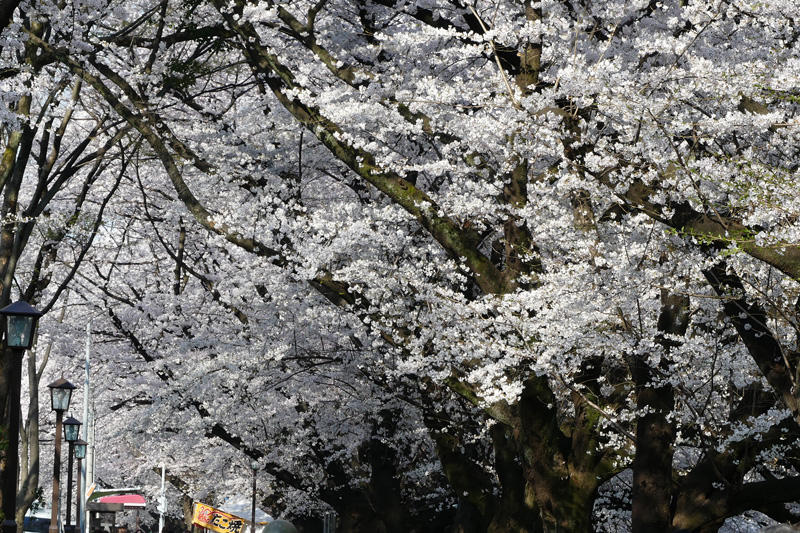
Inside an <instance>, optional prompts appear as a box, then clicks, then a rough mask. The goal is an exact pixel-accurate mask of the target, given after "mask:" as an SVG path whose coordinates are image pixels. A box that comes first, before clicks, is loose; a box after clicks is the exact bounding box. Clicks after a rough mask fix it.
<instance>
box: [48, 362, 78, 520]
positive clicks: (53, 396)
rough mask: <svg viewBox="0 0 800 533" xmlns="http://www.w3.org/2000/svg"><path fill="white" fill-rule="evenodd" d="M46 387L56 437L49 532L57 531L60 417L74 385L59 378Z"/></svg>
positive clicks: (67, 403)
mask: <svg viewBox="0 0 800 533" xmlns="http://www.w3.org/2000/svg"><path fill="white" fill-rule="evenodd" d="M48 388H49V389H50V405H51V407H52V408H53V411H55V412H56V438H55V446H53V447H54V448H55V452H54V453H55V454H54V456H53V500H52V511H51V513H50V529H49V533H59V530H58V500H59V492H58V489H59V487H58V483H59V480H60V479H61V418H62V417H63V416H64V411H66V410H67V409H69V401H70V399H71V398H72V391H73V390H75V385H73V384H72V383H70V382H69V381H67V380H66V379H64V378H61V379H59V380H56V381H54V382H53V383H51V384H50V385H48Z"/></svg>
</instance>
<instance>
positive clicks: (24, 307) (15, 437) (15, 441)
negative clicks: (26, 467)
mask: <svg viewBox="0 0 800 533" xmlns="http://www.w3.org/2000/svg"><path fill="white" fill-rule="evenodd" d="M0 315H3V316H4V317H5V320H4V321H3V322H4V324H3V328H4V329H5V341H6V346H7V347H8V348H9V350H8V351H10V352H11V354H10V359H11V365H10V366H11V369H10V370H11V371H10V373H9V378H10V383H9V390H8V448H7V449H6V466H5V470H4V471H3V480H2V481H3V485H2V487H3V488H2V492H3V516H5V520H3V523H2V525H0V527H2V530H3V533H16V531H17V522H16V520H15V517H16V503H17V470H19V416H20V405H19V403H20V402H19V389H20V382H21V381H22V356H23V354H24V353H25V350H27V349H28V348H30V347H31V344H33V334H34V332H35V331H36V323H37V322H38V321H39V317H40V316H42V313H41V312H40V311H38V310H37V309H36V308H34V307H33V306H31V305H30V304H29V303H28V302H24V301H22V300H20V301H18V302H14V303H13V304H11V305H7V306H5V307H3V308H2V309H0Z"/></svg>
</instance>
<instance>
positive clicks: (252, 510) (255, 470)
mask: <svg viewBox="0 0 800 533" xmlns="http://www.w3.org/2000/svg"><path fill="white" fill-rule="evenodd" d="M250 469H251V470H252V471H253V505H252V506H251V508H250V533H256V474H258V461H256V460H255V459H253V461H252V462H251V463H250Z"/></svg>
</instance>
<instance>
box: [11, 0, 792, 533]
mask: <svg viewBox="0 0 800 533" xmlns="http://www.w3.org/2000/svg"><path fill="white" fill-rule="evenodd" d="M92 5H94V4H92ZM26 6H27V7H26V9H27V10H28V11H26V13H29V14H30V13H34V12H37V13H42V14H46V15H47V24H49V27H50V28H51V31H50V32H49V33H48V34H47V35H45V34H44V33H42V32H38V33H37V32H36V31H34V30H33V29H32V28H31V27H30V26H29V25H28V26H26V24H24V23H23V24H22V25H21V26H19V27H16V26H15V27H9V28H7V29H6V30H5V31H4V35H6V34H9V33H10V32H12V31H17V32H19V35H24V36H25V39H27V41H28V46H33V47H37V48H38V49H39V50H40V53H41V54H42V57H46V58H49V60H50V63H49V65H51V66H52V65H59V68H61V69H62V72H67V71H69V72H70V73H71V75H73V76H77V77H78V78H80V79H81V80H82V81H83V83H84V84H85V85H86V86H88V87H91V90H92V91H94V94H96V95H98V98H99V99H100V100H101V101H102V105H103V106H106V105H107V106H108V108H109V109H112V110H113V111H114V113H115V114H116V116H118V117H119V118H120V119H121V120H123V121H124V122H125V123H126V125H127V126H128V127H130V128H131V130H132V131H135V132H136V135H138V136H141V138H143V139H144V141H143V143H146V146H147V149H146V150H145V149H142V150H141V151H140V154H139V155H140V159H139V160H137V167H136V168H137V172H141V175H138V174H137V179H136V180H126V181H125V183H126V184H127V183H128V181H130V184H129V187H128V186H127V185H124V187H125V188H126V191H128V192H126V193H125V195H126V197H127V198H140V199H141V200H138V201H137V202H138V203H136V205H134V206H127V207H124V208H123V207H120V208H119V209H118V210H115V213H119V216H120V217H123V216H124V217H129V218H128V219H129V220H130V222H129V223H128V224H129V225H128V226H127V227H129V228H138V229H135V230H134V229H132V230H131V231H133V232H135V233H137V234H141V235H142V237H141V241H137V242H138V244H137V245H136V246H134V247H133V248H131V251H129V252H124V254H123V256H124V257H123V258H120V259H119V261H118V262H117V263H115V264H117V265H118V266H117V267H116V268H117V269H118V271H119V273H112V272H110V273H108V275H107V276H106V275H105V274H104V276H105V277H103V276H97V275H95V274H86V278H85V279H86V284H85V286H84V290H85V292H86V298H87V301H89V302H90V301H91V300H92V298H100V299H101V301H102V304H98V303H97V302H96V301H95V302H94V303H92V304H91V305H99V307H101V308H102V307H108V308H110V309H111V311H110V312H109V313H110V314H109V316H110V319H111V322H112V325H113V326H114V328H115V330H116V331H117V332H118V333H120V334H122V335H123V337H124V338H125V339H127V340H128V341H129V342H130V344H131V345H132V346H133V347H134V348H135V350H136V352H137V353H138V355H140V356H141V357H142V359H143V360H144V361H146V362H147V363H148V364H153V365H156V369H157V370H156V375H157V376H158V379H159V380H160V381H161V382H162V383H166V384H167V385H168V389H169V390H170V391H173V392H174V394H177V396H179V397H180V399H179V400H176V402H177V405H181V406H183V408H182V409H179V411H180V412H183V413H188V412H192V413H193V415H192V416H196V415H199V417H197V418H199V419H200V420H201V421H202V422H201V423H200V427H201V428H202V429H201V432H204V434H206V435H208V436H210V437H216V438H219V439H222V440H223V441H224V442H226V443H227V444H228V445H229V446H230V447H232V448H235V449H237V450H239V451H241V452H244V453H245V454H247V455H249V456H250V457H253V458H258V459H260V460H262V461H263V464H264V465H265V469H266V470H267V471H268V472H269V473H270V474H271V475H272V476H274V478H275V479H276V480H278V481H279V482H280V483H282V484H283V485H282V486H283V487H284V488H286V487H291V488H292V489H293V490H296V491H300V492H302V493H304V494H307V495H310V496H309V498H310V499H309V501H308V505H309V508H313V507H314V505H317V504H315V503H314V499H317V501H318V502H323V503H324V504H325V505H328V506H331V507H333V508H334V509H335V510H336V511H337V512H338V513H339V515H340V517H341V518H342V520H343V524H344V527H345V529H346V530H353V531H358V530H367V529H369V530H377V529H375V528H378V527H380V528H385V529H386V530H387V531H394V530H399V529H397V528H404V527H406V525H407V520H409V519H411V520H425V519H431V517H435V519H436V520H439V519H441V520H443V521H445V522H455V523H456V524H458V526H457V527H460V528H461V529H460V530H462V531H472V530H474V531H487V530H488V531H510V530H513V531H551V530H555V529H556V528H558V529H563V530H568V531H589V530H591V529H592V527H593V524H597V523H599V524H600V525H599V526H597V527H600V528H603V529H605V530H626V529H629V528H630V529H632V530H634V531H668V530H670V529H671V528H681V529H687V530H696V529H697V530H715V529H716V528H718V527H719V526H720V525H721V524H723V522H724V521H725V520H726V519H728V518H731V517H739V518H738V519H739V520H743V518H742V516H743V513H746V512H753V511H759V512H761V513H764V514H766V515H768V516H770V517H772V518H773V519H775V520H789V519H791V517H792V515H791V514H790V508H789V507H786V505H785V504H787V503H789V502H793V501H795V500H797V499H798V497H800V477H798V474H800V473H799V472H798V470H797V469H796V459H795V458H794V457H795V456H796V452H797V448H796V442H795V441H796V438H797V436H798V432H799V431H800V428H798V425H797V424H798V421H800V413H798V407H799V406H798V391H797V379H798V375H797V352H798V346H797V338H798V332H799V330H798V326H797V302H798V301H800V300H798V296H799V295H800V291H798V288H797V280H798V279H800V248H798V246H800V244H799V243H800V241H798V238H797V231H798V229H799V228H798V213H800V210H798V194H797V187H796V185H795V180H794V177H795V175H796V172H797V166H798V146H800V143H798V119H797V112H798V81H797V80H798V79H800V54H798V43H797V40H798V35H800V34H799V33H798V32H800V30H799V29H798V28H797V25H796V24H795V23H794V21H795V20H797V19H800V13H798V8H797V7H796V6H794V5H793V3H791V2H779V1H776V2H761V3H757V4H752V3H744V2H737V1H717V2H711V1H697V2H649V3H647V2H632V3H629V2H614V1H607V2H581V1H564V2H560V1H559V2H557V1H543V2H529V1H527V0H520V1H499V0H498V1H493V2H475V3H463V2H461V1H459V0H448V1H445V0H442V1H436V2H424V1H411V2H400V1H394V0H368V1H350V0H320V1H316V2H314V1H293V2H279V1H267V0H263V1H256V2H243V1H232V2H225V1H222V0H213V1H210V2H203V1H200V0H195V1H184V2H167V1H163V2H157V3H151V2H147V1H140V2H126V3H117V2H108V3H106V2H98V3H97V6H95V7H97V9H95V10H92V9H90V6H89V5H88V4H86V3H81V4H77V3H76V4H64V5H62V6H58V7H56V6H54V5H52V6H51V5H50V4H48V3H40V4H37V5H36V6H33V5H30V6H28V5H27V4H26ZM101 12H102V13H104V15H100V14H99V13H101ZM30 16H32V15H30ZM76 21H77V22H76ZM52 68H55V67H54V66H53V67H52ZM97 105H98V106H100V105H101V104H100V103H98V104H97ZM151 156H152V157H151ZM168 185H169V188H167V187H168ZM143 202H144V203H143ZM187 210H188V213H189V214H190V215H191V218H192V219H193V220H194V222H196V224H194V223H191V224H190V223H189V219H188V217H187V216H186V211H187ZM142 212H145V215H142ZM148 227H149V228H151V230H152V232H154V233H155V234H156V236H157V238H154V239H153V240H152V241H151V240H150V237H144V235H145V234H146V232H148V231H150V230H146V229H144V228H148ZM126 231H127V230H126ZM187 232H188V235H189V238H187ZM126 242H127V241H126ZM145 242H152V243H153V244H152V246H150V250H149V251H147V252H143V251H142V250H144V249H145V248H147V246H146V245H145V244H144V243H145ZM176 242H177V243H178V244H177V245H176V244H175V243H176ZM171 243H172V244H171ZM137 247H141V248H137ZM156 249H158V250H163V251H155V250H156ZM142 254H144V255H146V256H147V257H151V261H149V262H144V263H143V264H141V265H138V264H134V263H135V259H136V258H137V257H141V256H142ZM98 259H99V258H98ZM165 262H166V263H170V264H174V265H175V269H174V272H173V271H169V270H168V269H163V268H157V267H156V266H152V265H158V264H163V263H165ZM145 265H149V266H145ZM123 273H124V274H123ZM145 276H146V277H145ZM134 279H142V280H145V279H148V280H152V281H142V282H141V283H134V282H132V281H131V280H134ZM90 295H91V296H90ZM156 302H158V304H157V305H156ZM170 302H171V303H170ZM201 302H206V304H207V305H213V306H218V307H214V308H217V309H219V311H220V313H222V314H221V316H222V317H225V318H224V319H223V318H217V319H210V318H209V317H205V316H204V306H203V305H202V304H201ZM159 306H162V307H168V308H169V309H170V311H169V313H167V312H163V313H160V312H159V313H157V312H156V309H157V308H158V307H159ZM156 315H159V316H161V317H162V318H163V322H162V323H159V324H154V320H153V317H154V316H156ZM167 317H168V318H169V320H167ZM155 322H157V321H155ZM171 322H175V323H176V324H177V323H180V324H183V326H182V327H178V326H177V325H175V324H171ZM217 322H223V323H227V324H236V326H235V327H232V329H231V331H236V332H239V333H238V336H237V335H234V334H231V333H230V332H228V333H226V332H225V330H224V328H222V327H221V323H217ZM298 338H299V340H298ZM253 346H262V348H260V349H259V350H257V353H258V354H259V355H258V356H257V357H256V359H257V360H258V361H259V363H258V364H256V366H255V367H252V363H251V362H248V359H252V358H253V348H252V347H253ZM156 352H160V353H158V354H156ZM187 353H188V354H192V355H193V357H199V358H200V360H203V361H205V363H203V364H197V365H196V368H186V362H185V359H186V354H187ZM301 353H302V354H303V355H302V356H301V355H300V354H301ZM223 354H224V355H223ZM287 354H291V356H290V357H288V359H287ZM259 365H261V366H260V367H259ZM177 368H181V371H180V372H178V371H176V369H177ZM170 369H171V370H170ZM223 371H224V372H223ZM209 372H211V374H209ZM216 372H220V373H224V374H225V377H219V378H217V377H216V374H215V373H216ZM231 375H239V376H248V378H247V379H248V380H254V381H253V383H254V384H253V386H252V387H251V386H248V387H244V388H242V387H240V386H234V385H233V384H232V382H229V381H226V380H229V379H231V378H230V376H231ZM209 376H213V377H209ZM217 379H219V380H218V381H217ZM255 383H260V384H261V388H259V387H258V386H257V385H256V384H255ZM201 385H202V386H201ZM209 390H217V391H223V392H224V394H219V395H218V396H219V397H215V398H214V399H213V401H212V400H211V399H210V398H209V396H213V395H210V394H209V392H208V391H209ZM171 394H172V393H171ZM251 401H252V402H255V403H257V402H262V403H268V404H269V405H270V407H269V410H270V411H269V412H271V416H270V417H266V418H264V417H261V416H260V415H259V414H258V409H256V408H255V407H254V408H253V412H252V413H250V411H248V413H250V414H248V415H246V416H245V414H244V413H242V411H241V409H240V407H241V405H242V402H251ZM209 403H211V404H213V405H208V404H209ZM187 406H188V407H190V409H188V410H187V409H186V407H187ZM338 414H342V415H343V416H342V418H343V420H346V421H347V422H345V421H339V422H337V423H335V424H331V419H332V418H337V415H338ZM154 416H156V415H154ZM187 416H188V415H187ZM292 416H297V417H299V418H300V419H301V420H302V422H300V423H298V424H296V425H294V426H293V423H292V422H290V421H289V420H291V417H292ZM359 417H364V418H363V420H364V421H363V422H362V423H360V424H359V423H353V422H352V421H354V420H356V419H358V418H359ZM234 419H235V420H234ZM225 420H228V421H227V422H223V421H225ZM266 420H271V421H272V422H271V423H268V422H266ZM281 420H282V421H283V422H280V421H281ZM164 423H165V424H168V423H167V421H164ZM227 424H230V425H227ZM271 424H272V425H271ZM281 424H283V426H281ZM339 424H341V425H339ZM260 426H261V427H260ZM274 426H277V427H274ZM332 426H337V427H336V428H333V427H332ZM281 427H283V428H284V429H280V428H281ZM287 428H294V430H295V431H296V435H291V434H288V436H287ZM337 439H338V440H337ZM164 446H167V444H164ZM279 450H283V452H282V453H281V451H279ZM434 452H435V457H433V456H432V455H431V454H433V453H434ZM309 463H313V464H314V465H315V466H314V467H313V468H311V469H310V470H311V471H310V472H307V474H308V475H307V476H303V475H301V474H299V473H298V472H297V469H298V468H301V466H300V465H306V467H307V465H308V464H309ZM432 463H437V464H438V466H432ZM426 472H427V475H425V474H424V473H426ZM628 480H630V481H628ZM415 484H416V486H415ZM276 501H277V500H276ZM434 501H435V503H432V502H434ZM437 505H439V506H443V507H442V508H440V510H439V511H435V510H434V509H436V507H437ZM442 509H448V510H449V511H445V510H442ZM454 509H455V510H456V511H453V510H454ZM376 524H380V525H376ZM434 524H435V525H431V526H430V527H431V528H433V529H432V530H437V529H436V528H437V527H439V528H441V527H443V526H441V523H440V522H434ZM370 528H371V529H370Z"/></svg>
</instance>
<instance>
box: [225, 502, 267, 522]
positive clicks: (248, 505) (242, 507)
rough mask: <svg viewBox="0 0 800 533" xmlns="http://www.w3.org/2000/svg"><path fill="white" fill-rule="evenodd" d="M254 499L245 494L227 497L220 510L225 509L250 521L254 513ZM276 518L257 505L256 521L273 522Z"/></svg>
mask: <svg viewBox="0 0 800 533" xmlns="http://www.w3.org/2000/svg"><path fill="white" fill-rule="evenodd" d="M252 505H253V500H251V499H250V498H248V497H245V496H233V497H230V498H227V499H226V500H225V501H224V502H223V504H222V505H221V506H220V507H219V510H220V511H225V512H226V513H230V514H232V515H236V516H238V517H239V518H244V519H245V520H247V521H248V522H249V521H250V516H251V513H252ZM273 520H274V518H272V516H270V514H269V513H267V512H265V511H262V510H261V509H259V508H258V507H256V523H258V522H272V521H273Z"/></svg>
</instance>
